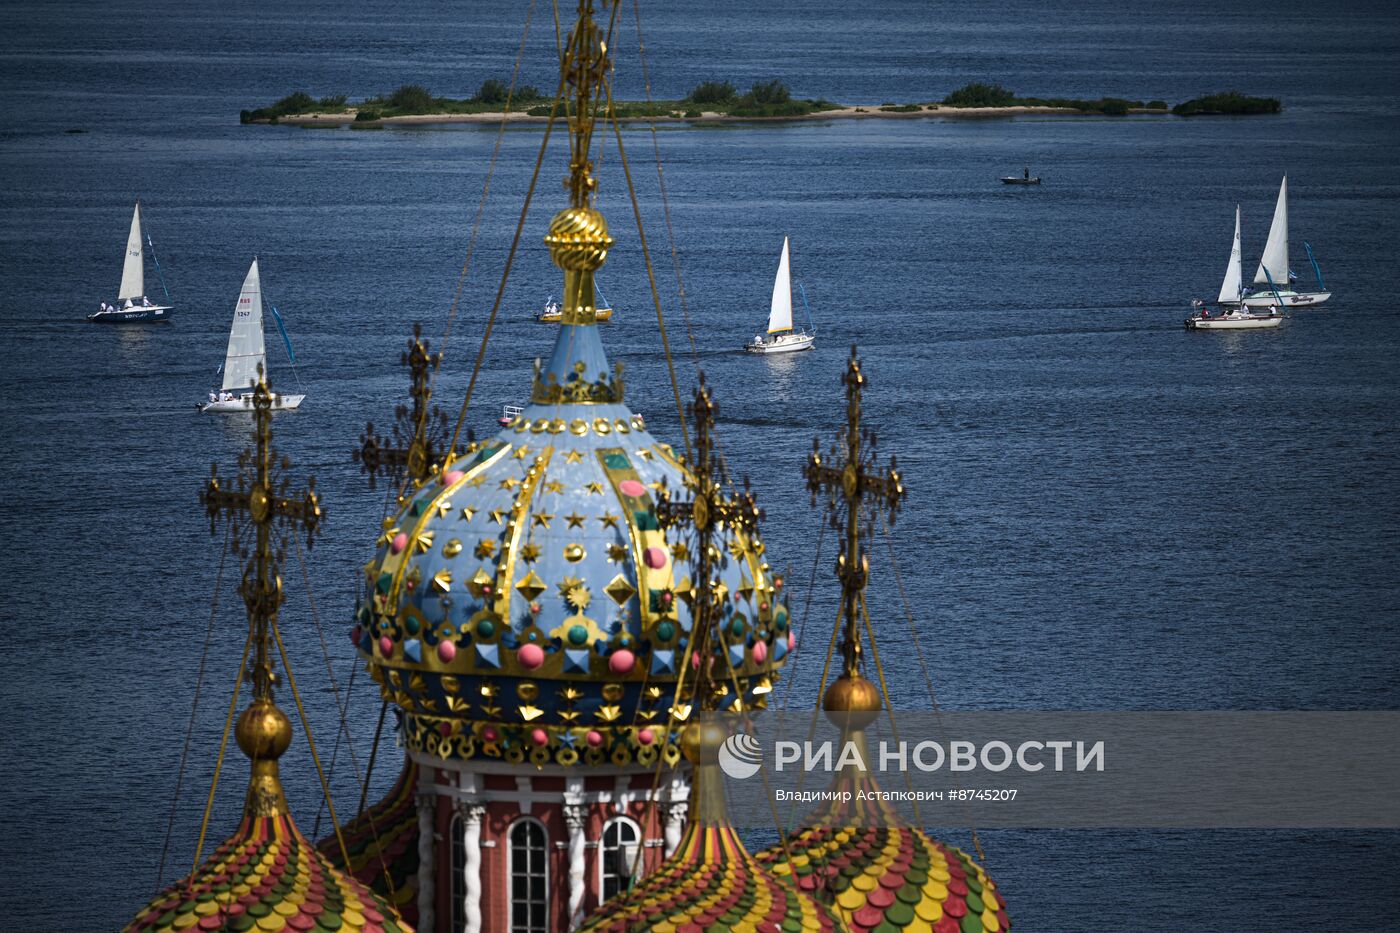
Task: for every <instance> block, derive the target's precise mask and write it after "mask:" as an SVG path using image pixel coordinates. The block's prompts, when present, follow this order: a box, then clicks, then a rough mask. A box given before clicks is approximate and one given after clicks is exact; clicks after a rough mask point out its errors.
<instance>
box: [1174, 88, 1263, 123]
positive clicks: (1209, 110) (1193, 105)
mask: <svg viewBox="0 0 1400 933" xmlns="http://www.w3.org/2000/svg"><path fill="white" fill-rule="evenodd" d="M1281 110H1283V105H1282V104H1281V103H1279V100H1278V98H1277V97H1247V96H1245V95H1244V94H1241V93H1240V92H1239V91H1226V92H1225V93H1224V94H1208V95H1206V96H1205V97H1193V98H1192V99H1191V100H1188V101H1186V102H1184V103H1180V104H1177V105H1176V106H1175V107H1173V108H1172V113H1174V114H1176V115H1177V116H1178V117H1194V116H1202V115H1205V114H1210V115H1216V114H1229V115H1242V116H1248V115H1253V114H1256V113H1278V112H1280V111H1281Z"/></svg>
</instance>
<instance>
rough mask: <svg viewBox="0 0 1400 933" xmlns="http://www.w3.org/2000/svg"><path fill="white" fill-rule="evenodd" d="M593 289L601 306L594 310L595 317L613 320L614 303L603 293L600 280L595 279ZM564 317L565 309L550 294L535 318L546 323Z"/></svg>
mask: <svg viewBox="0 0 1400 933" xmlns="http://www.w3.org/2000/svg"><path fill="white" fill-rule="evenodd" d="M593 290H594V291H595V292H596V293H597V295H598V305H599V307H598V308H597V309H596V310H595V311H594V312H593V319H594V320H595V321H598V322H600V323H601V322H603V321H611V320H612V313H613V309H612V305H611V304H609V303H608V299H607V296H605V295H604V294H603V289H602V288H601V287H599V285H598V281H597V280H596V279H595V280H594V281H593ZM563 319H564V310H563V308H562V307H561V306H560V304H559V302H558V301H555V300H554V296H553V295H550V296H549V297H548V298H547V299H545V303H544V310H543V311H541V312H540V313H539V314H537V315H535V320H537V321H543V322H544V323H546V324H557V323H559V322H560V321H562V320H563Z"/></svg>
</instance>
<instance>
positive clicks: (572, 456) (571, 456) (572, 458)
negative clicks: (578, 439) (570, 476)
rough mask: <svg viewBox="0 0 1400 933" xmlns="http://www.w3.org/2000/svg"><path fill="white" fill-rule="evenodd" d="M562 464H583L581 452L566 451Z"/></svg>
mask: <svg viewBox="0 0 1400 933" xmlns="http://www.w3.org/2000/svg"><path fill="white" fill-rule="evenodd" d="M564 462H565V463H582V462H583V452H582V451H579V450H570V451H568V452H567V453H565V454H564Z"/></svg>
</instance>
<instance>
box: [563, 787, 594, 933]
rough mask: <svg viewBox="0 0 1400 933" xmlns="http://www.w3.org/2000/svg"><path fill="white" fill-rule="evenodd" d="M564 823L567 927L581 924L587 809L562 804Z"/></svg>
mask: <svg viewBox="0 0 1400 933" xmlns="http://www.w3.org/2000/svg"><path fill="white" fill-rule="evenodd" d="M564 821H565V822H566V823H567V824H568V826H569V927H570V928H571V929H575V928H577V927H578V925H579V924H580V923H582V922H583V894H584V880H583V874H584V871H583V868H584V866H583V844H584V827H585V826H586V825H587V822H588V808H587V807H586V806H584V805H583V804H581V803H578V804H570V803H566V804H564Z"/></svg>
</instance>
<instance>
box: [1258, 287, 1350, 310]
mask: <svg viewBox="0 0 1400 933" xmlns="http://www.w3.org/2000/svg"><path fill="white" fill-rule="evenodd" d="M1278 296H1279V298H1281V299H1283V306H1284V307H1285V308H1305V307H1307V306H1308V305H1320V304H1322V303H1323V302H1324V301H1326V300H1327V299H1328V298H1331V297H1332V293H1331V292H1295V291H1293V290H1292V289H1289V290H1287V291H1280V292H1279V293H1278ZM1277 303H1278V302H1277V301H1276V300H1275V299H1274V293H1273V292H1272V291H1262V292H1254V293H1253V294H1249V295H1245V296H1244V301H1243V304H1244V306H1245V307H1246V308H1267V307H1268V306H1269V305H1272V304H1277Z"/></svg>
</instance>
